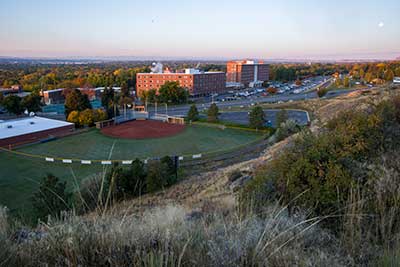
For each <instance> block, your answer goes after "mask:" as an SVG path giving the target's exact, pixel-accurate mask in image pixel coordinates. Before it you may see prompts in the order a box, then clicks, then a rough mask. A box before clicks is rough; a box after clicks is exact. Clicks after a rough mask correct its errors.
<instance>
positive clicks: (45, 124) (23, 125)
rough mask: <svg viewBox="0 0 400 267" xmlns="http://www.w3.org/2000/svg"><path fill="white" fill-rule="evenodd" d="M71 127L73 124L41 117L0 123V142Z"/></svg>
mask: <svg viewBox="0 0 400 267" xmlns="http://www.w3.org/2000/svg"><path fill="white" fill-rule="evenodd" d="M73 125H74V124H73V123H69V122H65V121H59V120H52V119H47V118H43V117H28V118H23V119H15V120H6V121H0V140H1V139H5V138H10V137H15V136H20V135H25V134H31V133H36V132H42V131H46V130H52V129H56V128H60V127H65V126H73Z"/></svg>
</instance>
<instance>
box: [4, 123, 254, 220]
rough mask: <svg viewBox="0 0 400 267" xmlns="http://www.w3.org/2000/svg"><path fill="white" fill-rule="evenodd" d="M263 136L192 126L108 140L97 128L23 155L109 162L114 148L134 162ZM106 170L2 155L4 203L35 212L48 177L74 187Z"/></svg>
mask: <svg viewBox="0 0 400 267" xmlns="http://www.w3.org/2000/svg"><path fill="white" fill-rule="evenodd" d="M260 137H261V136H260V135H259V134H257V133H254V132H249V131H242V130H234V129H225V130H221V129H217V128H212V127H202V126H188V127H186V129H185V130H184V131H183V132H182V133H180V134H178V135H176V136H172V137H167V138H159V139H143V140H128V139H115V138H111V137H107V136H104V135H102V134H101V133H100V131H98V130H95V129H93V130H91V131H89V132H85V133H82V134H79V135H74V136H69V137H65V138H62V139H58V140H55V141H51V142H48V143H44V144H36V145H31V146H27V147H24V148H21V149H19V150H18V151H20V152H24V153H30V154H35V155H43V156H48V157H61V158H66V159H70V158H73V159H88V160H106V159H108V158H109V156H110V152H111V150H112V153H111V159H115V160H125V159H126V160H128V159H134V158H141V159H145V158H150V157H162V156H165V155H191V154H197V153H207V152H213V151H219V150H225V149H226V150H230V149H233V148H235V147H238V146H240V145H243V144H246V143H249V142H252V141H255V140H257V139H258V138H260ZM102 171H103V167H102V166H101V165H100V164H99V163H97V164H94V165H80V164H78V163H76V164H71V165H65V164H62V163H57V162H46V161H44V160H43V159H38V158H29V157H24V156H19V155H14V154H10V153H6V152H0V205H6V206H7V207H9V208H10V209H11V210H13V211H18V212H20V211H21V212H27V211H28V212H29V210H30V208H31V206H30V204H29V203H30V197H31V195H32V193H33V192H34V191H35V190H36V189H37V184H38V181H39V180H40V179H41V177H43V176H44V175H46V173H52V174H54V175H56V176H58V177H60V178H61V179H62V180H66V181H68V185H69V188H71V189H72V188H73V186H74V185H76V184H79V183H80V181H81V180H82V179H84V178H86V177H88V176H90V175H93V174H95V173H99V172H102ZM72 173H73V174H74V175H75V176H76V180H75V179H74V175H73V174H72Z"/></svg>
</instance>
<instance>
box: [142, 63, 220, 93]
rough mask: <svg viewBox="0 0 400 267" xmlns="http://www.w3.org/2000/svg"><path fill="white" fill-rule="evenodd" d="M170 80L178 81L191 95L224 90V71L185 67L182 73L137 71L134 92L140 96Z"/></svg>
mask: <svg viewBox="0 0 400 267" xmlns="http://www.w3.org/2000/svg"><path fill="white" fill-rule="evenodd" d="M170 81H174V82H178V83H179V85H180V86H181V87H183V88H185V89H187V90H188V91H189V94H190V95H192V96H204V95H208V94H210V93H221V92H224V91H225V90H226V87H225V83H226V76H225V73H223V72H200V71H199V70H195V69H186V70H185V72H184V73H170V72H168V73H167V72H164V73H137V74H136V93H137V95H138V96H141V94H142V92H143V91H148V90H150V89H156V90H158V89H160V87H161V86H162V85H163V84H164V83H166V82H170Z"/></svg>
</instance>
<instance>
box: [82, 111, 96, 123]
mask: <svg viewBox="0 0 400 267" xmlns="http://www.w3.org/2000/svg"><path fill="white" fill-rule="evenodd" d="M79 124H80V125H82V126H92V125H93V124H94V116H93V111H92V110H91V109H85V110H84V111H82V112H80V113H79Z"/></svg>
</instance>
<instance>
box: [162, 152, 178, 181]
mask: <svg viewBox="0 0 400 267" xmlns="http://www.w3.org/2000/svg"><path fill="white" fill-rule="evenodd" d="M160 161H161V163H162V164H163V165H164V166H163V167H164V168H165V173H166V175H167V177H166V178H167V179H166V185H167V186H171V185H173V184H175V183H176V182H177V181H178V170H177V166H176V165H175V162H174V160H173V159H172V158H171V157H169V156H165V157H163V158H161V160H160Z"/></svg>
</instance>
